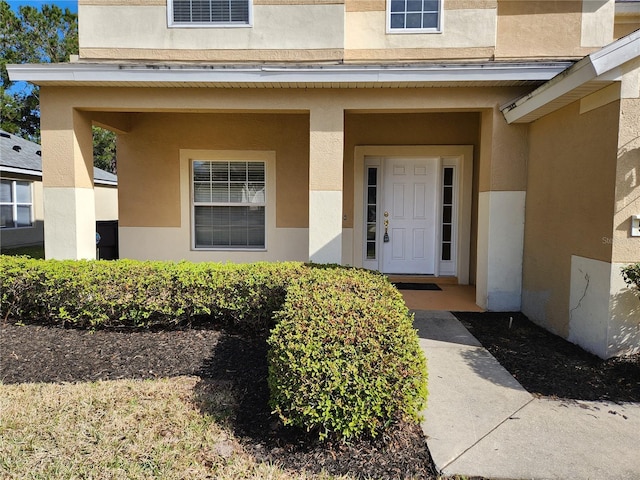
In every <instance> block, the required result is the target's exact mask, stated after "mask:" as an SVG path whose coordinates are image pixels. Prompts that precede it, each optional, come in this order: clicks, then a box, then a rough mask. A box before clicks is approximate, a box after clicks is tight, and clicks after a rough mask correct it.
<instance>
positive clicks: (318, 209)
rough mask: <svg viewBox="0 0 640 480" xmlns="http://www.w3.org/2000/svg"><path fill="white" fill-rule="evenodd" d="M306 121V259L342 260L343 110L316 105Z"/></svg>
mask: <svg viewBox="0 0 640 480" xmlns="http://www.w3.org/2000/svg"><path fill="white" fill-rule="evenodd" d="M309 124H310V133H309V260H310V261H312V262H316V263H342V184H343V179H342V169H343V165H342V163H343V151H344V110H343V109H342V108H341V107H339V106H335V105H318V106H316V107H313V108H312V109H311V111H310V120H309Z"/></svg>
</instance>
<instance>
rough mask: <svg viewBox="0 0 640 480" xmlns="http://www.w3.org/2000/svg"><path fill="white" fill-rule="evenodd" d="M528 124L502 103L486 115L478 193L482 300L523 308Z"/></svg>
mask: <svg viewBox="0 0 640 480" xmlns="http://www.w3.org/2000/svg"><path fill="white" fill-rule="evenodd" d="M526 145H527V142H526V127H523V126H521V125H516V126H513V125H512V126H510V125H508V124H507V123H506V121H505V120H504V118H503V117H502V115H501V114H500V112H499V110H498V109H497V108H495V109H493V110H485V111H484V112H483V114H482V132H481V144H480V168H479V170H480V182H479V194H478V250H477V262H478V263H477V273H476V303H477V304H478V305H479V306H481V307H482V308H485V309H487V310H493V311H517V310H520V307H521V302H522V259H523V247H524V214H525V196H526V192H525V185H526V159H527V150H526Z"/></svg>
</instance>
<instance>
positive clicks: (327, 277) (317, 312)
mask: <svg viewBox="0 0 640 480" xmlns="http://www.w3.org/2000/svg"><path fill="white" fill-rule="evenodd" d="M275 318H276V326H275V327H274V329H273V330H272V332H271V335H270V337H269V339H268V343H269V347H270V348H269V353H268V361H269V377H268V380H269V388H270V391H271V398H270V402H271V407H272V408H273V409H274V411H275V412H277V414H278V415H279V416H280V418H281V419H282V421H283V422H284V424H285V425H294V426H298V427H302V428H305V429H307V430H308V431H317V433H318V435H319V437H320V438H321V439H326V438H328V437H331V438H338V439H342V440H346V439H349V438H352V437H360V436H366V435H371V436H376V435H377V434H379V433H381V432H382V431H384V430H385V429H386V428H388V427H389V426H390V425H391V424H393V423H394V422H395V421H398V420H410V421H411V420H413V421H416V420H417V419H418V417H419V413H420V411H421V410H422V408H423V407H424V405H425V402H426V397H427V388H426V380H427V371H426V360H425V358H424V355H423V354H422V351H421V349H420V347H419V344H418V337H417V334H416V331H415V330H414V329H413V326H412V317H411V316H410V315H409V312H408V310H407V307H406V306H405V304H404V302H403V300H402V296H401V295H400V293H399V292H398V291H397V290H396V289H395V288H394V287H393V286H392V285H391V284H390V283H389V282H388V281H387V280H386V278H385V277H383V276H381V275H379V274H374V273H371V272H366V271H362V270H355V269H350V270H346V269H312V270H310V271H309V272H306V273H305V274H304V275H302V276H301V277H300V278H299V279H297V280H295V281H293V282H292V284H291V285H290V287H289V289H288V291H287V295H286V299H285V303H284V305H283V307H282V309H281V310H280V311H279V312H276V314H275Z"/></svg>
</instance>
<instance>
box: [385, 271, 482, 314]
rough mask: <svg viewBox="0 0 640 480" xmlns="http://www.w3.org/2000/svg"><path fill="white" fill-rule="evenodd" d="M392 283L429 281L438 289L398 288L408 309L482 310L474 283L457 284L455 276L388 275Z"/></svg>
mask: <svg viewBox="0 0 640 480" xmlns="http://www.w3.org/2000/svg"><path fill="white" fill-rule="evenodd" d="M388 278H389V281H390V282H392V283H400V282H403V283H418V284H420V283H431V284H436V285H437V286H438V289H435V290H431V289H429V290H422V289H415V290H414V289H400V293H401V294H402V297H403V298H404V302H405V303H406V305H407V307H408V308H409V310H432V311H436V310H440V311H448V312H483V311H484V310H483V309H482V308H480V307H479V306H478V305H477V304H476V287H475V285H459V284H458V281H457V279H456V278H455V277H439V278H438V277H432V276H428V275H427V276H413V275H389V276H388Z"/></svg>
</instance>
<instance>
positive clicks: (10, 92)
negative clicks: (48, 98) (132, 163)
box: [0, 0, 115, 171]
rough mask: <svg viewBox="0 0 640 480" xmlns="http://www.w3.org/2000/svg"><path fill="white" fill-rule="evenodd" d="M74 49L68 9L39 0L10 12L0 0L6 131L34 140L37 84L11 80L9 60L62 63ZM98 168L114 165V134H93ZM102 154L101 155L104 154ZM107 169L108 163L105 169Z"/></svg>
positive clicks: (0, 115)
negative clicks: (38, 3) (8, 66)
mask: <svg viewBox="0 0 640 480" xmlns="http://www.w3.org/2000/svg"><path fill="white" fill-rule="evenodd" d="M77 53H78V17H77V15H76V14H75V13H73V12H71V11H70V10H69V9H68V8H66V9H64V10H62V9H61V8H60V7H58V6H57V5H48V4H44V5H42V6H41V8H40V9H38V8H35V7H31V6H22V7H20V9H19V11H18V12H17V13H16V12H14V11H13V10H12V9H11V7H10V6H9V4H8V3H7V2H6V1H5V0H0V77H1V79H2V87H1V91H0V94H1V96H2V104H1V105H0V127H1V128H2V129H3V130H6V131H7V132H9V133H13V134H15V135H18V136H20V137H24V138H28V139H29V140H31V141H34V142H39V141H40V97H39V89H38V87H37V86H33V85H29V84H25V83H24V82H11V81H10V80H9V75H8V73H7V68H6V66H7V64H9V63H61V62H68V61H69V58H70V56H71V55H75V54H77ZM95 137H97V139H96V141H97V143H98V145H97V146H94V152H96V153H97V155H95V156H96V158H98V159H99V162H101V163H100V165H99V167H100V168H104V167H103V165H109V166H111V165H113V166H115V135H114V134H113V133H111V132H109V133H107V134H104V133H103V134H99V135H95V133H94V138H95ZM109 155H110V157H108V159H107V156H109ZM107 170H109V171H112V170H113V169H112V168H109V169H107Z"/></svg>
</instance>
